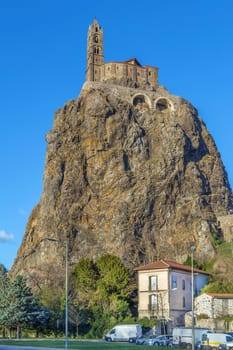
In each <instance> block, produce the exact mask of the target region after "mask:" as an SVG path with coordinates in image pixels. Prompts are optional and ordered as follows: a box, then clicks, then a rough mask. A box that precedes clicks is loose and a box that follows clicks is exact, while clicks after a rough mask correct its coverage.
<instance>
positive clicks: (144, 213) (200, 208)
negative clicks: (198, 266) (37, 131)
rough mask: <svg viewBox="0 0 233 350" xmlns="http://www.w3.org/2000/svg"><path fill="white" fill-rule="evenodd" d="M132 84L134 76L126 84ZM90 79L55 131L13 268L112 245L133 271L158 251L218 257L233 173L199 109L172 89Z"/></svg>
mask: <svg viewBox="0 0 233 350" xmlns="http://www.w3.org/2000/svg"><path fill="white" fill-rule="evenodd" d="M121 83H122V85H124V84H125V85H126V83H125V82H121ZM122 85H119V82H116V81H111V82H110V81H108V82H86V83H85V84H84V86H83V88H82V91H81V94H80V96H79V97H78V98H77V99H76V100H72V101H70V102H68V103H67V104H66V105H65V106H64V107H63V108H61V109H59V110H58V111H57V112H56V114H55V119H54V126H53V128H52V130H51V131H50V132H49V133H48V134H47V143H48V147H47V154H46V164H45V171H44V189H43V194H42V197H41V200H40V202H39V203H38V205H37V206H36V207H35V208H34V210H33V211H32V213H31V216H30V218H29V221H28V224H27V228H26V232H25V236H24V239H23V242H22V245H21V247H20V249H19V252H18V256H17V259H16V260H15V263H14V266H13V268H12V271H11V272H12V273H13V274H17V273H24V274H33V273H35V274H39V273H40V272H41V273H42V272H43V271H47V270H48V269H49V266H50V267H51V266H56V267H57V266H59V264H62V263H63V261H64V245H63V244H60V243H59V242H57V243H55V242H51V241H48V240H47V237H50V238H54V239H58V240H62V241H64V240H66V239H69V242H70V252H69V256H70V263H71V264H74V263H76V262H77V261H78V260H79V259H80V258H81V257H86V256H89V257H91V258H93V259H96V258H97V257H99V256H101V255H102V254H104V253H110V254H114V255H118V256H120V257H121V258H122V260H123V261H124V262H125V264H126V266H128V267H130V268H131V269H133V268H134V267H136V266H138V265H139V264H141V263H146V262H150V261H153V260H155V259H157V258H164V259H170V260H176V261H177V262H184V260H185V259H186V258H187V257H188V255H190V246H191V245H192V244H195V245H196V258H197V259H199V261H200V262H201V261H205V260H208V259H210V258H211V257H213V256H214V255H215V247H214V239H216V238H217V239H219V240H224V235H223V233H222V231H221V228H220V227H219V224H218V220H217V217H218V216H225V215H227V214H229V211H230V209H231V208H232V202H231V190H230V186H229V183H228V178H227V174H226V172H225V170H224V167H223V164H222V161H221V158H220V155H219V153H218V151H217V149H216V146H215V144H214V141H213V139H212V137H211V135H210V133H209V132H208V131H207V128H206V126H205V124H204V123H203V121H202V120H201V118H200V117H199V116H198V114H197V111H196V110H195V108H194V107H193V106H192V105H191V104H190V103H188V102H187V101H186V100H184V99H182V98H180V97H176V96H173V95H171V94H170V93H169V92H168V91H167V90H166V89H165V88H164V87H162V86H159V88H158V89H157V90H156V91H145V90H139V89H135V88H130V87H128V86H122Z"/></svg>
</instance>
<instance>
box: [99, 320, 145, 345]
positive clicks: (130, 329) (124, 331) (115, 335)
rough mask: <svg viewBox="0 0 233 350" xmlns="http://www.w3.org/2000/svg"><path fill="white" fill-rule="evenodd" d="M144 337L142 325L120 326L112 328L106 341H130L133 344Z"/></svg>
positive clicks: (106, 336)
mask: <svg viewBox="0 0 233 350" xmlns="http://www.w3.org/2000/svg"><path fill="white" fill-rule="evenodd" d="M141 336H142V326H141V325H140V324H120V325H117V326H115V327H114V328H112V329H111V330H110V331H109V332H108V333H107V334H106V335H105V340H106V341H128V342H130V343H133V342H134V341H135V340H136V338H138V337H141Z"/></svg>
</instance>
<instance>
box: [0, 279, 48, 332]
mask: <svg viewBox="0 0 233 350" xmlns="http://www.w3.org/2000/svg"><path fill="white" fill-rule="evenodd" d="M6 298H7V301H6V304H5V307H4V308H3V310H2V311H3V315H2V319H3V322H4V325H7V326H8V327H11V328H16V329H17V338H20V336H21V328H22V327H24V326H27V327H33V326H38V325H41V324H43V323H45V322H46V321H47V319H48V317H49V313H48V311H47V310H46V309H44V308H42V307H41V306H40V304H39V303H38V300H37V299H36V298H35V297H34V296H33V293H32V291H31V289H30V288H29V287H28V286H27V284H26V279H25V278H24V277H23V276H20V275H18V276H16V278H15V280H13V282H11V283H10V284H9V288H8V293H7V295H6Z"/></svg>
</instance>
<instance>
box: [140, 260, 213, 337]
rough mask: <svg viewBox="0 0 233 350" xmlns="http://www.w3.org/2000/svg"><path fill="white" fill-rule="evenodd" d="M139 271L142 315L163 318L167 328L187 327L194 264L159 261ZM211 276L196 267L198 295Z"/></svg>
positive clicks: (195, 291)
mask: <svg viewBox="0 0 233 350" xmlns="http://www.w3.org/2000/svg"><path fill="white" fill-rule="evenodd" d="M135 270H136V271H137V273H138V314H139V318H143V317H148V318H149V319H153V318H155V319H158V320H161V321H162V322H161V324H162V325H163V327H166V329H165V331H169V330H171V329H172V328H173V327H175V326H184V325H185V324H184V320H185V318H184V316H185V313H187V312H188V311H190V310H191V309H192V267H191V266H187V265H182V264H178V263H176V262H173V261H167V260H159V261H155V262H152V263H149V264H146V265H143V266H139V267H137V268H136V269H135ZM208 277H209V274H208V273H206V272H205V271H202V270H200V269H197V268H193V282H194V283H193V294H194V296H197V295H199V293H200V290H201V289H202V288H203V287H204V286H205V285H206V284H207V283H208ZM163 331H164V329H163V330H162V332H163Z"/></svg>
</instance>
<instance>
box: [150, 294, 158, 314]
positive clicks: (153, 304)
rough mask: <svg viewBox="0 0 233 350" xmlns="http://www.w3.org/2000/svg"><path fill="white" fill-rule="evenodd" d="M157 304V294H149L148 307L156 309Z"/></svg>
mask: <svg viewBox="0 0 233 350" xmlns="http://www.w3.org/2000/svg"><path fill="white" fill-rule="evenodd" d="M157 305H158V298H157V295H154V294H152V295H150V309H151V310H156V309H157Z"/></svg>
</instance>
